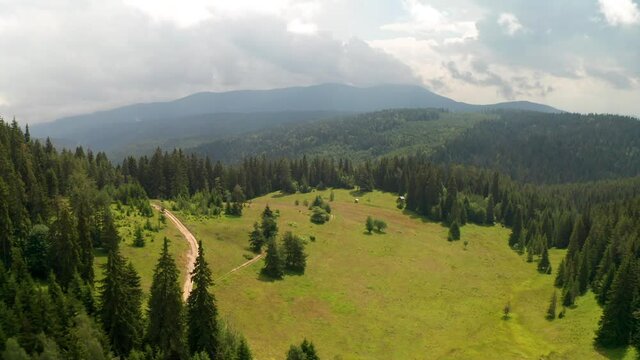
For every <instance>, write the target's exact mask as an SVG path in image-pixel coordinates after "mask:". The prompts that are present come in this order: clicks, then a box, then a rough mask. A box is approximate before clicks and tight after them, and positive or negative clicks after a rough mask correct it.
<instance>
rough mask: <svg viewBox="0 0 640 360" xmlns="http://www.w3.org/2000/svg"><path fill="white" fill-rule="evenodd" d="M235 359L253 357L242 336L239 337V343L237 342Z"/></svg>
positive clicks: (250, 358) (243, 359)
mask: <svg viewBox="0 0 640 360" xmlns="http://www.w3.org/2000/svg"><path fill="white" fill-rule="evenodd" d="M236 359H237V360H252V359H253V355H251V349H249V345H247V341H246V340H245V339H244V338H241V339H240V343H239V344H238V349H237V350H236Z"/></svg>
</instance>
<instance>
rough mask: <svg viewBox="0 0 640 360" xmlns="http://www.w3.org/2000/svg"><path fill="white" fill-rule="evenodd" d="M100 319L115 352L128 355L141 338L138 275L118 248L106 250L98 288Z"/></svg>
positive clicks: (140, 293)
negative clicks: (106, 254)
mask: <svg viewBox="0 0 640 360" xmlns="http://www.w3.org/2000/svg"><path fill="white" fill-rule="evenodd" d="M99 292H100V304H101V308H100V319H101V320H102V326H103V329H104V331H105V333H106V335H107V337H108V338H109V340H110V342H111V344H112V346H113V350H114V352H115V354H116V355H119V356H127V355H128V354H129V353H130V352H131V351H132V350H133V349H135V348H138V347H139V346H140V344H141V342H142V336H143V334H142V331H143V324H142V313H141V305H142V289H141V288H140V277H139V276H138V274H137V272H136V271H135V269H134V268H133V265H132V264H131V263H129V264H127V263H126V261H125V259H124V257H122V255H121V254H120V251H119V249H118V248H116V249H113V250H111V251H110V252H109V255H108V258H107V263H106V265H105V267H104V279H103V280H102V282H101V284H100V288H99Z"/></svg>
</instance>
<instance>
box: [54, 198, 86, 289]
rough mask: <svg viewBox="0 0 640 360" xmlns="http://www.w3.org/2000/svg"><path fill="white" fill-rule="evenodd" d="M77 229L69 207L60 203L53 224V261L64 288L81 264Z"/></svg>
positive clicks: (59, 280) (57, 276)
mask: <svg viewBox="0 0 640 360" xmlns="http://www.w3.org/2000/svg"><path fill="white" fill-rule="evenodd" d="M75 229H76V226H75V224H74V223H73V218H72V216H71V213H70V212H69V209H68V208H67V206H66V205H63V204H62V203H59V204H58V214H57V219H56V221H55V222H54V223H53V224H52V225H51V238H52V245H51V257H52V258H51V261H52V262H51V263H52V264H53V270H54V272H55V274H56V278H57V279H58V282H59V283H60V285H62V287H63V288H66V287H67V286H68V285H69V282H71V279H72V278H73V275H74V274H75V273H76V271H77V270H78V266H79V265H80V249H79V246H78V237H77V233H76V231H75Z"/></svg>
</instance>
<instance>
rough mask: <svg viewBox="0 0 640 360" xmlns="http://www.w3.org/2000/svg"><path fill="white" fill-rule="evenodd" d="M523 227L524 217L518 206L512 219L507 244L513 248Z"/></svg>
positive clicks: (518, 240) (517, 242)
mask: <svg viewBox="0 0 640 360" xmlns="http://www.w3.org/2000/svg"><path fill="white" fill-rule="evenodd" d="M523 227H524V219H523V216H522V210H521V209H520V208H518V209H517V210H516V214H515V217H514V221H513V227H512V229H511V235H509V246H511V247H512V248H515V247H516V246H517V245H518V244H519V243H520V241H521V240H520V238H521V237H522V235H523V234H522V232H523ZM522 251H524V249H522Z"/></svg>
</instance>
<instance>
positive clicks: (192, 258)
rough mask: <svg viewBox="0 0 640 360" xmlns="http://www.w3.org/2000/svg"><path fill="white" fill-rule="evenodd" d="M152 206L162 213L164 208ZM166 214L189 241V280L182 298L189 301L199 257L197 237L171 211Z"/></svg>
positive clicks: (187, 279) (184, 285)
mask: <svg viewBox="0 0 640 360" xmlns="http://www.w3.org/2000/svg"><path fill="white" fill-rule="evenodd" d="M152 206H153V207H154V208H155V209H156V210H158V211H162V208H161V207H160V206H159V205H156V204H152ZM164 214H165V216H166V217H167V218H168V219H169V220H171V221H172V222H173V223H174V224H175V225H176V227H177V228H178V230H180V232H181V233H182V236H184V238H185V239H187V242H188V243H189V252H188V253H187V278H186V279H185V280H184V284H183V285H182V298H183V299H184V300H187V298H188V297H189V293H190V292H191V289H192V288H193V281H191V272H192V271H193V268H194V267H195V265H196V256H198V241H196V237H195V236H193V234H192V233H191V231H189V229H187V227H186V226H184V224H183V223H182V222H181V221H180V220H179V219H178V218H177V217H176V216H175V215H173V214H172V213H171V211H169V210H167V209H165V210H164Z"/></svg>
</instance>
